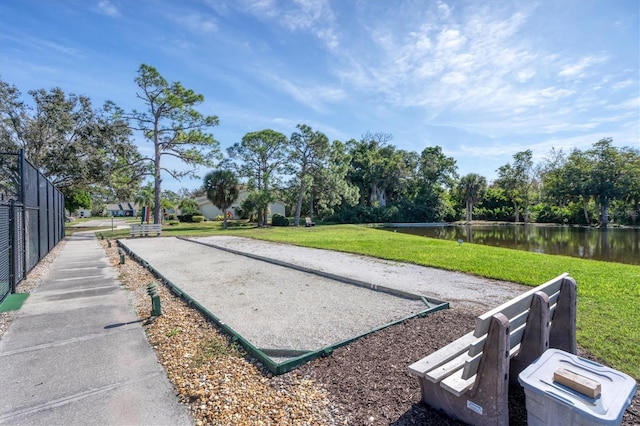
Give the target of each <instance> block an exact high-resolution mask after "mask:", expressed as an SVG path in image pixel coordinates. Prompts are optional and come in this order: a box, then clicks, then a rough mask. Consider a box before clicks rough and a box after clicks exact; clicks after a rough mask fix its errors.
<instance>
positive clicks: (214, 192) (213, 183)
mask: <svg viewBox="0 0 640 426" xmlns="http://www.w3.org/2000/svg"><path fill="white" fill-rule="evenodd" d="M204 190H205V192H206V194H207V199H208V200H209V201H211V203H212V204H213V205H214V206H216V207H217V208H219V209H220V211H221V212H222V216H223V217H224V219H223V221H224V222H223V224H222V227H223V228H224V229H227V209H228V208H229V207H231V205H232V204H233V203H234V202H235V201H236V200H237V199H238V195H239V194H240V188H239V186H238V177H237V176H236V175H235V174H234V173H233V172H232V171H231V170H214V171H212V172H209V173H207V175H206V176H205V177H204Z"/></svg>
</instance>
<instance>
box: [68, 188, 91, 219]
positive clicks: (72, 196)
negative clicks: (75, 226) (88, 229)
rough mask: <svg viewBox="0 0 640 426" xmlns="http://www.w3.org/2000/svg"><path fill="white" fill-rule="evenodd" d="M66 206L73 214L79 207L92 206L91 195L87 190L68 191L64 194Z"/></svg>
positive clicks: (86, 207) (87, 207)
mask: <svg viewBox="0 0 640 426" xmlns="http://www.w3.org/2000/svg"><path fill="white" fill-rule="evenodd" d="M64 208H65V209H66V210H67V211H68V212H69V213H70V214H73V212H75V211H76V210H78V209H90V208H91V195H90V194H89V193H88V192H87V191H80V190H75V191H67V193H66V194H64Z"/></svg>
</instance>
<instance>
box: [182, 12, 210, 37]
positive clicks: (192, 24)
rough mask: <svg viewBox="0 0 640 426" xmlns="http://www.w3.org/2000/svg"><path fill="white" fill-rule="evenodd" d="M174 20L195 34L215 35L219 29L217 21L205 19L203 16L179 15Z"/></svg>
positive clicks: (193, 14)
mask: <svg viewBox="0 0 640 426" xmlns="http://www.w3.org/2000/svg"><path fill="white" fill-rule="evenodd" d="M172 17H173V15H172ZM174 19H175V20H176V21H177V22H178V23H179V24H181V25H184V26H185V27H186V28H188V29H189V30H190V31H192V32H195V33H213V32H215V31H217V29H218V24H217V23H216V21H215V19H213V18H211V17H209V18H207V17H204V16H202V15H201V14H196V13H191V14H188V15H177V16H175V18H174Z"/></svg>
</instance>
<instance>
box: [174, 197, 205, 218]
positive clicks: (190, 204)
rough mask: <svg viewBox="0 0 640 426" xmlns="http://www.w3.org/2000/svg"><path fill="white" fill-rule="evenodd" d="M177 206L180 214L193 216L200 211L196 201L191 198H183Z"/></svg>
mask: <svg viewBox="0 0 640 426" xmlns="http://www.w3.org/2000/svg"><path fill="white" fill-rule="evenodd" d="M178 208H179V209H180V213H182V215H183V216H184V215H192V216H195V215H197V214H199V213H200V210H199V208H198V202H197V201H196V200H195V199H193V198H185V199H183V200H181V201H180V204H178Z"/></svg>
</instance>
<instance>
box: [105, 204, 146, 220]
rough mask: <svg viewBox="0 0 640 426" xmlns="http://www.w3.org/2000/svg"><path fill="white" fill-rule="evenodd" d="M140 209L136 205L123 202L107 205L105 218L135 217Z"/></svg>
mask: <svg viewBox="0 0 640 426" xmlns="http://www.w3.org/2000/svg"><path fill="white" fill-rule="evenodd" d="M138 210H139V207H138V205H137V204H135V203H129V202H122V203H117V204H107V205H106V207H105V216H113V217H125V216H126V217H135V216H136V215H137V214H138Z"/></svg>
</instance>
